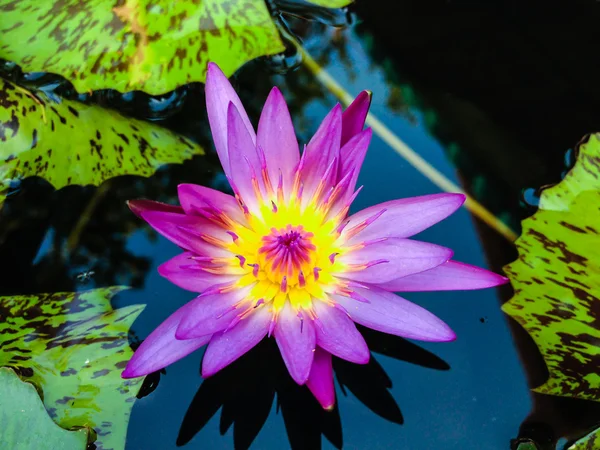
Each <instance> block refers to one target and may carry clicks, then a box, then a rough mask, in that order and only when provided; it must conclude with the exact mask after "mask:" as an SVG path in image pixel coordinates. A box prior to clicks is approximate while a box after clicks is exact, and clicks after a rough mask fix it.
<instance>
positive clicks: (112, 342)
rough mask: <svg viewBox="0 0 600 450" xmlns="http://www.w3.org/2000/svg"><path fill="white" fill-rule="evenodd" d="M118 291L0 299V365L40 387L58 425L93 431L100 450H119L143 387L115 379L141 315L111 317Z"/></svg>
mask: <svg viewBox="0 0 600 450" xmlns="http://www.w3.org/2000/svg"><path fill="white" fill-rule="evenodd" d="M123 289H125V288H123V287H111V288H102V289H94V290H91V291H85V292H78V293H74V292H61V293H55V294H40V295H19V296H12V297H0V317H1V318H2V321H1V322H0V366H10V367H13V368H15V369H16V370H17V371H18V372H19V373H20V375H21V376H22V377H23V379H25V380H27V381H31V382H32V383H34V384H35V385H36V386H38V387H39V388H40V390H41V391H42V392H43V396H44V398H43V400H44V405H45V406H46V410H47V411H48V413H49V414H50V417H52V418H53V419H54V421H55V422H56V423H58V424H59V425H60V426H62V427H64V428H68V429H71V428H74V427H89V428H93V429H94V430H95V432H96V434H97V441H96V443H95V444H96V447H97V448H98V449H103V450H108V449H123V448H124V446H125V436H126V431H127V423H128V421H129V415H130V411H131V407H132V406H133V402H134V401H135V398H136V395H137V393H138V391H139V389H140V386H141V383H142V381H143V379H142V378H139V379H133V380H123V379H121V372H122V370H123V368H124V367H125V365H126V364H127V361H129V359H130V358H131V356H132V354H133V352H132V350H131V348H130V346H129V340H128V333H129V327H130V326H131V324H132V323H133V321H134V320H135V318H136V317H137V316H138V314H139V313H140V312H141V311H142V310H143V308H144V307H143V306H141V305H136V306H128V307H126V308H120V309H117V310H113V309H112V307H111V306H110V298H111V297H112V296H113V295H115V294H116V293H118V292H120V291H121V290H123ZM55 448H61V447H55Z"/></svg>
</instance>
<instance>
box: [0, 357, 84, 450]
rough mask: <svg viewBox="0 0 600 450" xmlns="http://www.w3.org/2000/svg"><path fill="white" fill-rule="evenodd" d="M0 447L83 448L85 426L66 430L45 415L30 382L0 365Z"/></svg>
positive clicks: (18, 449)
mask: <svg viewBox="0 0 600 450" xmlns="http://www.w3.org/2000/svg"><path fill="white" fill-rule="evenodd" d="M0 425H1V426H0V448H5V449H11V450H31V449H44V448H53V449H61V450H84V449H85V448H86V443H87V433H88V431H87V429H86V428H83V429H80V430H76V431H67V430H65V429H63V428H61V427H59V426H58V425H57V424H56V423H54V421H53V420H52V419H51V418H50V417H49V416H48V413H47V412H46V410H45V409H44V404H43V403H42V400H41V399H40V396H39V395H38V393H37V391H36V390H35V388H34V387H33V386H32V385H31V384H30V383H25V382H23V381H21V380H20V379H19V377H18V375H17V374H16V373H15V372H14V371H13V370H12V369H8V368H6V367H2V368H0Z"/></svg>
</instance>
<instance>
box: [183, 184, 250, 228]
mask: <svg viewBox="0 0 600 450" xmlns="http://www.w3.org/2000/svg"><path fill="white" fill-rule="evenodd" d="M177 192H178V194H179V202H180V203H181V206H182V207H183V209H184V211H185V212H186V213H187V214H191V215H200V216H203V217H206V218H211V217H214V215H215V214H219V213H222V214H225V215H227V216H228V217H230V218H232V219H233V220H235V221H236V222H238V223H241V224H245V223H246V219H245V217H244V213H243V211H242V209H241V208H240V205H239V204H238V202H237V200H236V199H235V197H233V196H231V195H227V194H224V193H222V192H219V191H215V190H214V189H210V188H207V187H204V186H199V185H197V184H180V185H179V186H177Z"/></svg>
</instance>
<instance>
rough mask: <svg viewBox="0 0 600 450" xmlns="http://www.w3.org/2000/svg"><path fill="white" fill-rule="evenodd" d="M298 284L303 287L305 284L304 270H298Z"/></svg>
mask: <svg viewBox="0 0 600 450" xmlns="http://www.w3.org/2000/svg"><path fill="white" fill-rule="evenodd" d="M298 286H300V287H304V286H306V279H305V278H304V272H302V271H300V273H298Z"/></svg>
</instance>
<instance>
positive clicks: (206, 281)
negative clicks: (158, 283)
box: [158, 252, 239, 292]
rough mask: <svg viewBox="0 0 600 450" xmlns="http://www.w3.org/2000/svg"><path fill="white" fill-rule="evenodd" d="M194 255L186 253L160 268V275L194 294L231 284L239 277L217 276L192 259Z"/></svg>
mask: <svg viewBox="0 0 600 450" xmlns="http://www.w3.org/2000/svg"><path fill="white" fill-rule="evenodd" d="M193 256H194V253H190V252H185V253H182V254H180V255H177V256H175V257H173V258H171V259H169V260H168V261H166V262H164V263H162V264H161V265H160V266H158V273H159V274H161V275H162V276H163V277H165V278H166V279H167V280H169V281H170V282H171V283H173V284H175V285H177V286H179V287H180V288H183V289H187V290H188V291H192V292H204V291H205V290H207V289H208V288H210V287H211V286H215V285H217V284H225V283H231V282H233V281H235V280H237V279H239V275H217V274H214V273H210V272H207V271H206V270H203V269H202V266H200V265H199V264H196V263H195V262H194V260H192V259H190V258H191V257H193Z"/></svg>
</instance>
